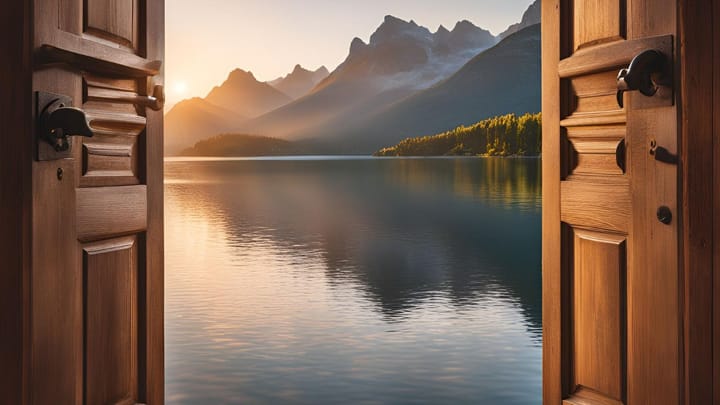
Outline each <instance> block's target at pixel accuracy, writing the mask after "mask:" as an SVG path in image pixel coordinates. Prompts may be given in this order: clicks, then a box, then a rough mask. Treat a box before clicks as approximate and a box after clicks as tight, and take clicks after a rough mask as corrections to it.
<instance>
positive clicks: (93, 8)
mask: <svg viewBox="0 0 720 405" xmlns="http://www.w3.org/2000/svg"><path fill="white" fill-rule="evenodd" d="M84 4H85V7H84V8H85V10H84V16H85V22H84V26H85V32H86V33H88V34H90V35H93V36H97V37H98V38H101V39H104V40H106V41H108V42H110V43H114V44H117V45H121V46H124V47H127V48H130V49H132V50H135V49H136V48H137V42H138V9H139V7H138V6H139V1H138V0H93V1H85V3H84Z"/></svg>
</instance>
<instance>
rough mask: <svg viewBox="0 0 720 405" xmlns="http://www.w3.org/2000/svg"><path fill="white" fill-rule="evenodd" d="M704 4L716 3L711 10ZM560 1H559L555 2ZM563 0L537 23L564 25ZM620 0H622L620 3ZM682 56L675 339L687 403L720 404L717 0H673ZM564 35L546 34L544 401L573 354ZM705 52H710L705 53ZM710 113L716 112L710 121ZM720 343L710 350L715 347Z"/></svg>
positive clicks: (550, 1) (550, 399)
mask: <svg viewBox="0 0 720 405" xmlns="http://www.w3.org/2000/svg"><path fill="white" fill-rule="evenodd" d="M708 3H710V4H711V7H712V10H708ZM561 4H562V5H564V7H562V8H561V7H560V5H561ZM567 4H569V0H543V2H542V23H543V27H560V21H561V19H563V18H567V17H568V16H565V15H561V14H560V13H561V12H568V11H567V10H568V9H569V7H567ZM623 4H626V3H625V2H623ZM676 4H677V7H678V10H677V15H678V28H677V31H678V34H677V35H678V38H677V39H676V45H677V49H678V50H679V52H678V57H679V66H678V67H679V68H678V69H677V71H678V73H677V74H678V77H677V82H678V83H679V86H678V89H677V91H679V95H678V99H679V100H681V109H680V111H679V114H680V117H679V119H678V125H679V126H680V128H679V134H680V140H679V145H678V147H679V153H680V161H681V166H680V171H679V179H678V181H679V182H680V184H679V187H678V190H679V191H678V193H679V195H678V201H679V206H680V207H682V210H681V212H679V218H678V221H679V224H680V238H679V239H680V241H679V244H680V246H679V252H680V257H678V264H679V268H680V272H679V274H678V277H679V278H680V280H679V281H680V282H679V284H680V288H681V291H680V297H681V299H682V301H683V302H681V305H680V308H681V312H682V313H680V314H677V315H678V317H679V318H680V319H682V323H683V336H681V337H680V342H681V345H682V354H683V364H682V368H683V370H680V371H681V373H680V375H681V376H682V377H681V379H682V381H681V382H680V383H681V385H682V386H683V398H684V400H683V402H684V403H686V404H696V403H711V401H714V402H712V403H714V404H716V405H719V404H720V296H718V295H720V294H716V292H718V293H720V243H719V242H720V161H719V160H720V68H718V66H720V2H718V1H712V2H703V1H698V0H678V1H677V2H676ZM569 37H570V34H569V33H562V32H560V30H559V29H554V30H553V29H548V28H545V29H543V32H542V69H543V75H542V87H543V94H546V95H548V96H547V97H543V99H542V110H543V259H542V262H543V373H544V379H543V401H544V403H545V404H560V403H562V400H563V397H562V395H563V392H568V388H569V387H566V386H564V384H567V381H566V380H567V379H566V378H565V376H563V375H562V374H561V370H563V369H566V368H567V367H566V366H565V365H563V364H562V361H565V360H564V359H569V358H570V356H569V355H568V354H567V353H563V352H562V351H563V350H567V349H568V347H569V345H567V344H564V342H562V340H561V339H562V336H563V335H565V334H566V333H569V331H564V330H562V329H561V328H562V327H563V326H564V325H568V322H567V320H564V319H563V316H567V315H566V314H567V313H568V311H566V310H565V309H564V308H565V307H566V306H568V305H569V302H567V301H564V299H563V298H562V295H561V294H560V289H561V283H562V282H563V280H566V279H567V278H566V277H562V274H561V270H560V269H563V268H568V265H569V262H568V261H569V260H570V257H567V255H566V256H565V257H563V256H561V254H560V252H561V249H560V246H561V245H560V243H561V240H562V238H563V236H564V235H563V229H562V227H561V221H560V175H561V168H560V167H559V165H558V163H557V162H560V161H561V156H560V154H561V153H562V151H561V149H560V147H559V145H561V138H560V137H561V133H560V117H561V114H562V113H564V112H565V110H566V108H567V106H563V105H559V98H558V97H557V96H556V95H559V94H560V92H561V90H563V88H562V87H561V86H563V84H562V83H561V81H560V79H559V75H558V61H559V60H560V57H561V55H562V50H564V49H566V48H567V47H568V44H567V39H568V38H569ZM708 55H711V56H710V57H708ZM713 117H717V118H716V119H713ZM714 347H715V348H718V350H713V348H714Z"/></svg>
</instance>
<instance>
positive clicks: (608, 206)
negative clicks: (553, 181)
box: [560, 175, 632, 233]
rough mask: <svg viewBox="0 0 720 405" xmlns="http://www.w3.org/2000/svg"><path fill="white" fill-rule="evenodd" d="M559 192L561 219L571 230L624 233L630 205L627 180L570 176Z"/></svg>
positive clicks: (628, 220)
mask: <svg viewBox="0 0 720 405" xmlns="http://www.w3.org/2000/svg"><path fill="white" fill-rule="evenodd" d="M560 188H561V193H560V194H561V196H562V198H561V204H562V208H561V218H562V221H563V222H566V223H568V224H570V225H573V226H574V227H584V228H590V229H597V230H608V231H614V232H618V233H626V232H627V231H628V228H629V223H630V217H631V212H632V211H631V209H632V202H631V196H630V188H629V184H628V179H627V178H622V177H618V178H616V179H612V178H598V177H597V176H579V175H573V176H571V177H570V178H569V179H568V180H567V181H563V182H562V184H561V185H560Z"/></svg>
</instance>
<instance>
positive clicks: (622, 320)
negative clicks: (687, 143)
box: [542, 0, 684, 405]
mask: <svg viewBox="0 0 720 405" xmlns="http://www.w3.org/2000/svg"><path fill="white" fill-rule="evenodd" d="M542 7H543V121H544V122H543V130H544V131H543V132H544V134H543V136H544V140H543V172H544V173H543V188H544V196H543V296H544V298H543V323H544V326H543V329H544V360H543V361H544V403H546V404H561V403H562V404H585V405H587V404H653V405H662V404H677V403H680V402H681V399H682V397H683V395H684V393H683V385H682V379H683V375H682V370H683V367H682V364H683V355H682V353H683V348H682V334H683V332H682V331H683V329H682V328H683V325H682V319H683V312H682V311H683V308H682V304H681V303H682V300H681V299H682V295H681V291H682V284H681V279H682V274H681V273H680V272H679V254H678V248H679V245H678V234H679V224H680V223H681V218H680V213H679V211H678V167H679V166H678V163H677V162H673V161H672V160H673V159H672V158H673V155H675V154H677V153H678V129H679V119H678V103H679V97H678V92H677V91H676V89H677V86H676V85H675V84H676V81H677V78H676V76H677V71H678V67H679V65H678V63H677V62H676V60H677V54H678V52H677V44H678V40H677V35H676V27H677V17H676V14H677V2H676V1H669V0H574V1H571V0H554V1H553V0H544V1H543V4H542ZM646 50H657V51H659V52H660V53H661V54H662V55H663V58H664V59H663V60H664V63H663V66H662V69H661V70H662V72H660V73H656V74H654V75H652V80H654V81H655V82H654V84H655V85H657V86H656V88H655V89H656V90H657V92H656V94H654V95H652V96H646V95H643V94H640V93H639V92H638V91H631V92H627V93H625V94H624V96H623V97H622V99H623V101H624V107H621V106H620V104H619V103H618V100H617V91H618V73H619V71H620V69H623V68H627V67H628V66H629V65H630V63H631V60H632V59H633V58H634V57H635V56H637V55H638V54H640V53H642V52H643V51H646ZM660 148H664V149H663V151H661V152H662V153H658V151H659V150H660ZM651 152H652V153H651ZM659 155H662V156H659ZM657 159H660V160H657ZM661 160H664V161H661ZM669 216H672V218H670V217H669ZM661 219H662V222H661Z"/></svg>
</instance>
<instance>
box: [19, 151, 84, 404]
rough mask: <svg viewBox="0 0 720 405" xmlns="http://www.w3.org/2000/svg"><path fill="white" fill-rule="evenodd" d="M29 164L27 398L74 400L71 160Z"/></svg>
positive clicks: (76, 287)
mask: <svg viewBox="0 0 720 405" xmlns="http://www.w3.org/2000/svg"><path fill="white" fill-rule="evenodd" d="M33 166H34V167H33V260H32V268H33V272H32V291H33V292H34V293H33V294H32V336H33V337H32V343H31V344H32V360H33V362H32V392H31V397H32V403H33V404H38V405H41V404H67V405H79V404H81V403H82V400H83V396H82V379H78V378H76V376H78V375H82V370H83V365H82V347H83V346H82V345H83V338H82V333H83V330H82V274H81V272H80V271H79V270H80V263H81V261H80V255H79V251H78V249H77V242H76V241H75V240H73V238H72V237H68V236H72V235H74V234H75V201H74V200H75V198H74V191H75V187H74V175H75V173H74V171H75V166H74V162H73V161H72V160H70V159H65V160H62V161H54V162H35V163H34V165H33ZM58 168H62V169H63V171H64V177H63V180H62V181H60V180H58V179H57V176H56V171H57V169H58ZM65 176H67V177H65ZM41 292H42V293H41Z"/></svg>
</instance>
